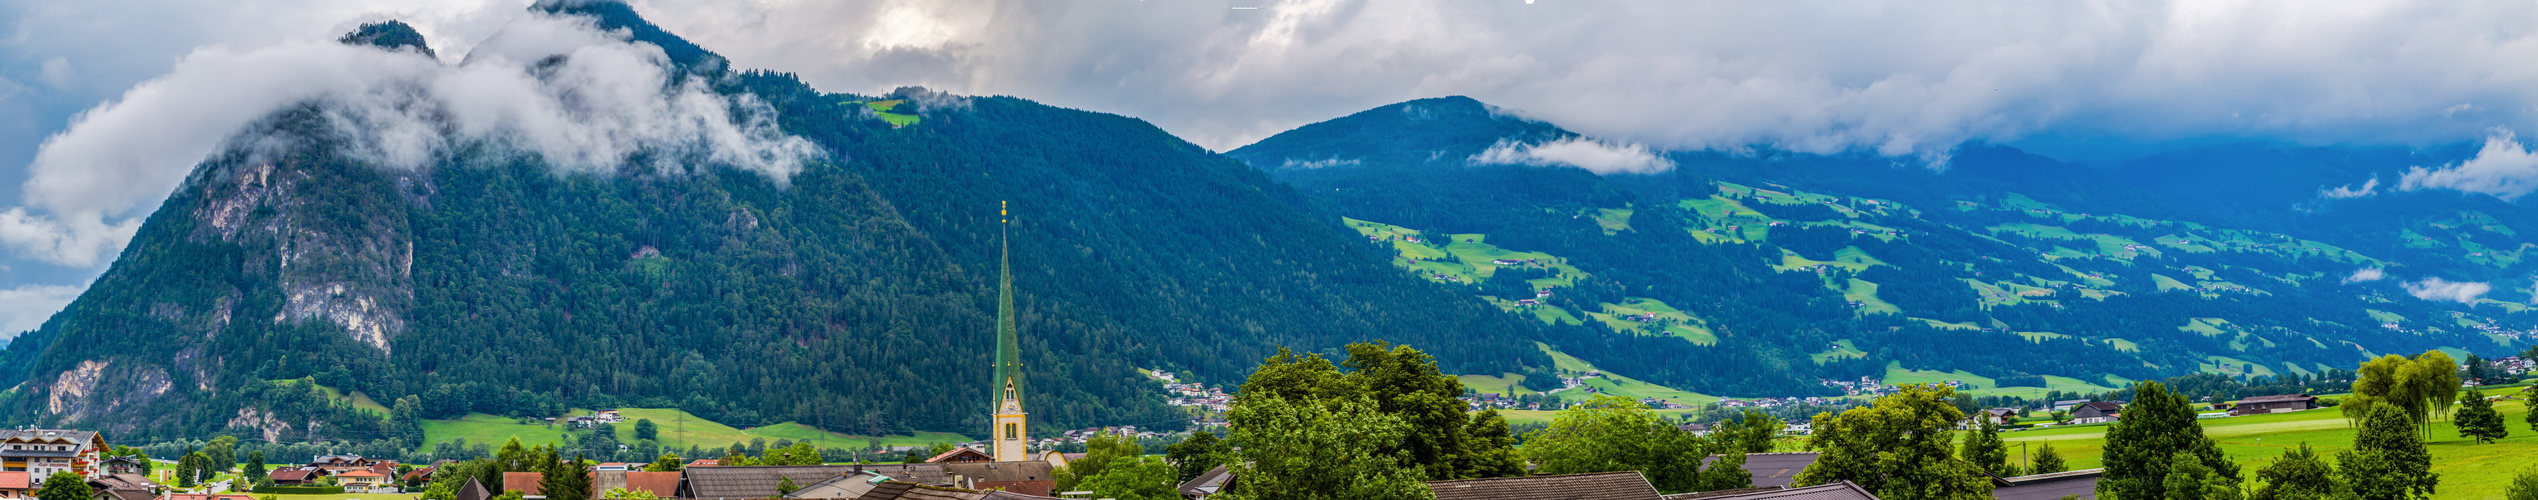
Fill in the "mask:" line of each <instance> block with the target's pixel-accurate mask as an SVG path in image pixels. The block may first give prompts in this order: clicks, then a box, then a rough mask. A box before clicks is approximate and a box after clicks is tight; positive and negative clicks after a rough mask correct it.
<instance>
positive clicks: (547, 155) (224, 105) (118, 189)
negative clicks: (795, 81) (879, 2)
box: [0, 16, 820, 267]
mask: <svg viewBox="0 0 2538 500" xmlns="http://www.w3.org/2000/svg"><path fill="white" fill-rule="evenodd" d="M303 104H314V105H315V107H316V109H318V110H320V111H322V113H323V115H322V116H324V117H325V118H326V119H327V120H328V122H329V123H330V124H332V125H334V126H335V127H337V129H338V131H339V132H341V134H342V135H343V136H344V137H346V138H348V139H350V141H349V143H348V144H347V147H348V148H349V149H350V151H351V152H353V153H355V154H356V155H357V156H359V157H362V158H365V159H368V160H370V161H372V162H374V163H376V164H378V165H380V166H383V167H392V168H421V167H424V166H428V165H431V164H432V163H434V162H435V161H438V159H439V158H440V157H441V156H442V155H444V154H445V153H446V152H447V151H450V150H451V149H452V148H453V147H457V146H460V145H486V146H492V147H494V148H495V149H496V150H498V151H499V150H510V151H515V152H518V153H521V154H528V155H534V156H536V157H539V158H542V159H543V160H544V161H545V162H546V163H548V164H550V165H553V166H555V167H557V168H561V169H569V170H578V171H604V170H609V169H613V168H616V167H618V166H619V165H620V164H622V163H624V162H626V161H627V160H628V159H629V158H630V157H632V155H634V154H635V153H636V152H637V151H644V152H647V153H650V154H651V156H652V157H654V158H657V160H656V161H660V162H664V163H665V164H667V166H668V167H670V168H668V169H665V171H672V172H675V171H679V170H678V169H679V168H680V167H679V165H683V164H688V163H690V162H693V163H702V164H719V165H728V166H732V167H737V168H743V169H748V170H754V171H758V172H762V173H765V174H767V175H768V176H769V177H772V178H774V179H777V180H778V181H779V182H782V181H784V180H786V179H789V178H790V176H791V175H792V174H793V173H794V172H796V171H798V170H799V169H800V168H801V162H802V161H803V160H804V159H806V158H810V157H815V156H818V155H819V154H820V152H819V149H818V148H817V147H816V146H814V145H812V144H810V143H809V142H807V141H804V140H802V139H800V138H796V137H792V136H789V135H786V134H783V133H782V132H781V131H779V130H778V129H777V128H776V127H775V126H774V124H773V123H772V121H771V117H772V115H773V111H772V110H771V109H768V108H767V106H766V105H765V104H763V103H760V102H758V101H756V100H755V99H754V98H750V97H747V96H743V97H740V98H725V97H723V96H721V95H719V94H715V93H713V92H712V91H711V89H710V86H709V85H708V84H707V83H706V82H703V81H701V80H697V79H695V78H693V77H688V76H684V75H683V74H680V73H677V72H676V70H674V69H672V68H671V67H670V65H669V62H668V58H667V56H665V55H664V54H663V53H662V52H661V50H660V49H659V48H657V47H653V46H651V45H649V44H641V43H630V42H627V41H626V40H625V39H624V35H623V33H606V32H601V31H598V30H596V29H594V28H592V27H591V26H590V24H589V22H588V20H587V19H583V18H575V17H568V18H556V17H547V16H525V17H522V18H519V19H517V20H515V21H513V22H511V23H510V24H509V26H508V27H507V28H506V29H505V30H504V31H502V32H500V33H499V34H497V35H496V36H494V37H492V38H490V39H488V40H486V41H485V42H484V43H482V44H480V45H478V46H477V47H476V50H474V51H473V52H471V53H470V54H468V56H467V58H466V60H465V62H464V63H463V64H458V65H446V64H443V63H442V62H441V61H438V60H435V59H433V58H430V57H427V56H424V55H422V54H419V53H416V52H412V51H397V52H391V51H386V50H380V49H377V48H372V47H366V46H348V45H343V44H336V43H331V42H324V41H314V42H305V43H292V44H283V45H278V46H274V47H267V48H260V49H254V50H246V51H233V50H228V49H221V48H207V49H203V50H198V51H196V52H195V53H193V54H192V55H189V56H187V57H186V58H185V59H184V60H183V61H182V62H180V63H178V64H177V66H176V69H175V70H174V71H173V72H171V73H169V74H168V75H166V76H163V77H160V78H158V79H154V80H150V81H148V82H145V83H142V84H141V85H139V86H137V87H134V88H133V89H131V90H130V91H127V92H125V93H124V95H123V96H122V98H121V99H119V100H116V101H113V102H109V103H106V104H102V105H99V106H97V107H95V108H93V109H90V110H88V111H86V112H83V113H80V115H79V116H78V117H77V118H76V119H74V120H73V123H72V124H71V126H70V127H69V128H68V129H67V130H65V131H63V132H62V133H60V134H57V135H55V136H53V137H51V138H49V139H46V140H45V141H44V144H43V146H42V148H41V149H40V150H38V152H37V153H36V157H35V161H34V163H33V164H32V165H30V166H29V167H28V170H29V177H28V179H27V180H26V182H25V183H24V185H23V187H24V191H25V195H24V197H23V203H24V206H20V207H14V208H10V209H8V210H6V211H4V212H0V243H6V244H8V245H9V246H11V247H13V248H15V249H17V250H18V251H19V252H20V253H21V254H23V255H25V256H28V257H32V258H35V259H40V260H44V261H48V262H53V263H57V264H61V265H66V266H74V267H86V266H91V265H94V264H95V263H96V262H97V261H98V259H99V258H100V257H102V256H105V255H109V254H112V253H113V252H115V251H116V250H117V249H119V248H121V246H122V245H123V243H124V242H126V241H129V240H130V238H131V237H132V234H133V232H134V231H135V230H137V228H138V227H139V223H140V220H141V217H142V216H143V215H146V212H148V211H149V210H151V209H154V208H155V206H156V204H157V203H158V202H159V201H160V200H162V199H164V198H165V197H166V196H167V194H168V193H169V192H170V191H171V190H172V189H174V188H175V187H176V185H177V184H178V183H179V182H181V181H182V180H183V179H184V178H185V176H186V175H187V174H188V173H189V172H191V171H192V170H193V167H194V165H195V164H196V163H197V162H199V161H201V160H202V159H203V158H204V157H205V156H207V155H209V154H211V153H212V152H214V151H215V150H218V149H221V148H227V147H245V146H250V145H253V144H256V143H258V141H259V139H261V138H259V137H254V136H240V135H237V134H240V133H241V132H242V130H246V129H248V128H249V126H250V124H252V123H254V122H256V121H257V120H260V119H263V118H265V117H267V116H269V115H270V114H272V113H273V112H274V111H277V110H280V109H283V108H285V107H288V106H296V105H303Z"/></svg>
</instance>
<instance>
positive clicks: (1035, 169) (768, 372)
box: [0, 2, 1552, 448]
mask: <svg viewBox="0 0 2538 500" xmlns="http://www.w3.org/2000/svg"><path fill="white" fill-rule="evenodd" d="M533 10H534V11H537V12H540V13H542V14H543V15H555V16H583V17H586V18H588V19H590V20H591V21H590V22H592V23H594V24H596V25H598V26H599V27H600V28H601V29H603V30H618V31H617V32H618V33H626V34H629V35H626V36H630V37H631V41H630V42H626V43H635V44H642V45H650V46H654V47H657V48H659V49H661V50H662V52H663V53H664V54H665V55H666V57H665V58H664V60H665V61H666V64H668V65H669V66H670V67H671V69H670V70H669V71H666V72H664V73H661V74H664V75H667V77H666V78H667V80H666V81H664V82H662V83H661V85H660V86H659V87H657V88H663V89H666V90H662V92H665V93H676V94H677V95H678V96H679V98H680V99H682V100H681V101H680V103H681V104H682V105H696V104H697V103H699V102H707V103H720V105H722V106H727V107H728V109H729V110H730V112H729V113H728V116H730V117H732V118H731V119H732V120H734V121H735V122H738V123H743V124H749V123H755V124H764V125H767V126H769V127H774V128H773V129H770V130H771V132H769V134H767V135H774V133H775V132H780V133H781V135H783V136H784V137H783V138H775V137H758V139H765V140H768V141H775V142H777V143H784V144H789V143H787V142H783V141H788V140H792V139H798V140H800V141H801V142H800V144H803V145H805V147H807V148H810V149H811V153H809V154H807V155H806V156H805V158H804V159H803V160H802V162H801V163H800V165H799V166H798V169H795V170H785V169H782V168H773V167H767V168H757V167H751V168H744V167H745V166H746V165H754V164H756V163H753V162H754V161H755V160H757V159H759V158H757V157H754V156H749V155H738V156H733V155H726V154H725V153H726V151H722V150H718V149H699V148H700V146H696V145H695V144H689V143H683V142H659V141H655V142H648V143H641V144H634V145H633V146H634V147H631V148H630V149H628V150H627V151H628V152H627V153H626V156H624V157H621V158H603V160H606V161H604V162H601V164H599V165H595V166H582V167H576V166H574V165H575V163H573V160H575V159H574V158H569V157H556V156H553V155H542V154H540V153H538V151H540V150H538V149H536V148H535V147H536V146H537V145H538V144H539V143H537V142H534V139H535V138H534V137H531V138H521V137H511V136H499V135H497V136H484V137H474V136H449V137H448V138H447V141H448V142H447V146H446V147H444V148H441V149H438V150H435V153H434V154H433V155H431V156H430V157H429V159H428V160H427V161H423V162H421V163H420V164H417V165H402V164H395V163H394V162H392V161H389V160H392V159H394V158H396V157H395V156H394V155H384V154H381V152H380V151H379V148H376V147H374V146H375V145H373V144H369V143H366V142H363V141H364V139H362V138H363V137H365V134H369V133H372V132H374V131H375V130H374V128H375V127H364V126H360V125H361V124H363V123H368V122H359V121H352V122H347V121H345V120H346V117H348V116H350V117H355V118H360V117H365V116H372V115H363V114H360V113H353V112H349V111H347V110H352V109H356V108H350V107H348V106H352V105H354V104H357V103H339V102H330V101H324V100H320V101H314V102H310V103H307V104H305V105H301V106H296V107H293V108H290V109H286V110H283V111H281V112H278V113H276V114H274V115H272V116H271V117H269V118H268V119H266V120H263V121H261V122H259V123H258V124H257V125H255V126H254V127H253V128H252V129H250V130H246V131H242V132H241V133H240V135H239V136H238V138H237V139H235V140H233V141H231V142H232V144H233V146H232V147H230V148H228V149H226V150H224V151H222V152H221V153H218V154H216V155H214V156H213V157H211V158H209V159H206V160H205V161H204V162H202V163H201V164H200V165H198V166H196V167H195V169H194V171H193V173H192V174H191V176H190V177H188V178H187V179H186V181H185V182H184V184H183V185H182V186H181V187H179V188H178V189H177V191H176V192H175V193H174V194H172V195H171V196H170V197H169V198H168V199H167V200H166V202H165V203H164V204H162V205H161V206H160V207H159V208H158V209H157V211H156V212H154V213H153V214H151V215H150V216H149V217H148V219H147V220H146V221H145V223H144V224H143V225H142V227H141V229H140V230H139V232H138V234H137V235H136V236H135V237H134V238H133V239H132V241H131V243H130V244H129V245H128V247H127V248H126V249H125V250H124V252H123V254H122V255H121V256H120V257H119V258H118V259H117V260H116V261H115V263H114V264H113V266H112V267H111V269H109V270H108V271H107V272H106V273H105V274H104V275H103V276H102V277H100V278H98V279H97V280H96V282H95V284H94V285H93V286H91V288H89V289H88V291H87V292H86V293H84V294H83V295H81V296H80V298H79V299H78V300H77V301H76V302H74V303H72V304H71V305H70V306H69V307H68V308H66V309H65V310H63V311H62V312H61V313H59V314H58V315H56V316H54V317H53V318H52V319H51V320H50V321H48V322H46V323H45V325H44V327H43V328H41V329H39V330H37V331H34V332H32V333H30V334H28V335H26V336H24V337H22V338H20V339H19V340H18V341H16V342H13V343H12V344H11V345H9V346H8V348H7V350H6V351H5V353H0V356H5V358H0V359H5V360H6V363H5V365H0V366H5V367H6V368H7V370H8V371H7V372H6V373H0V376H4V377H6V378H5V379H0V383H4V384H8V385H13V386H15V387H14V388H13V389H10V390H9V391H7V392H5V393H0V410H5V416H6V420H7V421H9V422H10V423H12V424H42V425H59V426H75V427H88V428H97V429H102V430H105V431H107V432H109V433H112V434H114V435H116V436H117V437H116V439H117V440H118V441H119V442H120V441H135V442H140V441H149V440H154V439H170V438H198V437H202V436H208V435H212V434H214V433H233V434H243V435H248V436H251V437H262V438H264V439H282V440H299V439H310V440H348V441H360V442H387V443H396V442H399V441H398V440H402V443H404V446H416V445H419V444H420V443H419V440H420V432H421V431H420V430H419V428H418V427H417V422H418V420H417V419H426V418H430V419H439V418H452V417H456V416H459V415H463V414H466V413H469V412H483V413H493V414H503V415H515V416H551V415H554V414H557V413H561V412H563V411H564V410H565V409H567V408H612V407H617V406H621V405H623V406H642V407H656V408H658V407H676V408H679V409H682V410H686V411H688V412H691V413H694V414H697V415H700V416H703V417H706V418H711V419H714V420H716V421H718V422H722V423H725V424H731V425H737V426H750V425H760V424H766V423H775V422H784V421H794V422H800V423H803V424H807V425H812V426H815V427H820V428H823V429H827V430H832V431H839V432H847V433H854V434H865V435H880V434H885V433H906V432H908V431H912V430H926V431H953V432H974V431H975V430H976V428H978V427H982V426H984V425H986V418H987V415H986V414H985V413H984V412H981V411H978V410H979V409H980V408H982V407H983V406H984V405H982V404H981V403H984V402H986V401H988V399H989V395H990V392H989V390H988V387H987V385H988V384H987V381H988V380H989V370H990V361H991V360H993V359H994V351H993V348H994V342H993V339H994V338H995V337H994V332H995V329H994V326H995V317H994V312H993V311H995V307H996V303H995V301H996V294H995V293H994V290H995V288H996V278H997V268H998V266H997V257H996V256H997V253H996V249H997V246H996V242H997V237H996V235H997V229H998V224H997V221H998V220H999V219H998V216H997V208H998V206H999V203H1000V202H1010V203H1011V206H1012V209H1013V215H1012V220H1013V223H1012V225H1011V230H1012V233H1011V237H1012V248H1013V256H1012V263H1013V268H1014V278H1013V279H1014V283H1015V287H1016V290H1017V292H1016V295H1017V297H1016V301H1017V302H1018V303H1019V307H1020V312H1019V314H1018V322H1019V327H1020V330H1021V352H1022V354H1021V366H1022V369H1023V371H1024V374H1025V377H1026V379H1027V380H1028V381H1029V382H1028V383H1029V386H1030V387H1031V394H1029V395H1027V399H1026V402H1027V403H1028V404H1029V405H1030V407H1029V411H1030V412H1031V414H1032V416H1033V422H1034V424H1035V425H1039V426H1043V427H1044V428H1076V427H1083V426H1092V425H1127V424H1133V425H1140V426H1145V427H1149V428H1166V429H1169V428H1175V427H1178V426H1180V425H1182V424H1183V423H1185V421H1186V420H1187V416H1186V414H1185V413H1183V412H1181V411H1179V409H1176V408H1173V407H1169V406H1166V405H1165V404H1164V400H1163V397H1162V395H1161V392H1160V387H1159V386H1157V384H1155V383H1153V382H1152V381H1151V379H1148V378H1145V377H1144V376H1143V375H1141V374H1140V373H1139V371H1138V369H1140V368H1148V369H1168V370H1172V371H1176V372H1182V373H1184V374H1186V377H1189V378H1191V379H1195V380H1199V381H1206V382H1211V383H1219V384H1221V383H1229V382H1234V381H1238V380H1240V379H1241V378H1242V377H1244V376H1245V375H1247V374H1248V373H1249V369H1250V367H1251V366H1253V364H1254V363H1257V362H1258V360H1260V359H1263V358H1266V357H1268V356H1270V355H1271V354H1273V353H1274V352H1275V351H1276V350H1277V349H1279V348H1282V347H1285V348H1294V349H1297V350H1300V351H1309V352H1330V351H1333V350H1335V349H1336V348H1338V347H1339V346H1341V345H1343V344H1345V343H1348V342H1352V341H1360V340H1368V339H1384V340H1390V341H1393V342H1397V343H1405V344H1411V345H1416V346H1418V347H1419V348H1420V349H1422V350H1425V351H1426V352H1428V353H1430V354H1432V355H1434V356H1436V357H1437V358H1438V362H1439V363H1440V365H1441V366H1444V367H1446V368H1447V369H1448V370H1452V371H1456V372H1468V373H1534V374H1537V375H1542V376H1537V377H1535V378H1536V379H1537V380H1540V381H1543V383H1547V382H1549V381H1550V379H1551V377H1549V376H1547V375H1544V374H1548V373H1549V372H1550V370H1551V366H1552V361H1551V359H1550V358H1549V357H1548V356H1547V355H1546V354H1545V353H1543V352H1542V351H1539V350H1536V349H1533V348H1532V347H1531V343H1530V340H1531V339H1533V338H1536V337H1538V336H1539V335H1540V333H1539V332H1540V331H1541V330H1542V327H1541V326H1539V325H1538V324H1536V323H1534V322H1531V321H1528V320H1524V319H1522V318H1517V317H1514V316H1509V315H1505V314H1499V313H1497V312H1496V311H1495V310H1493V309H1492V308H1491V307H1490V306H1488V305H1487V304H1486V303H1484V302H1482V301H1479V300H1476V299H1472V298H1470V297H1469V296H1468V294H1466V293H1464V292H1463V291H1462V290H1460V289H1458V288H1456V287H1452V286H1446V285H1440V284H1436V283H1431V282H1428V281H1425V280H1420V279H1417V278H1415V277H1412V276H1408V275H1405V274H1403V273H1400V272H1399V271H1397V270H1395V269H1393V268H1392V267H1391V266H1390V265H1389V263H1388V262H1387V259H1389V258H1390V254H1389V253H1388V252H1380V251H1376V250H1373V249H1370V248H1367V247H1366V246H1365V245H1362V244H1359V243H1357V241H1358V238H1357V237H1355V236H1353V235H1352V234H1351V233H1349V232H1348V230H1347V229H1345V228H1344V227H1343V226H1342V225H1341V223H1340V222H1339V221H1338V220H1336V219H1331V218H1326V217H1323V216H1320V215H1318V214H1317V213H1316V212H1315V211H1314V210H1313V209H1312V208H1311V207H1309V206H1308V205H1307V199H1306V198H1304V197H1302V196H1300V195H1299V194H1298V193H1296V192H1295V191H1294V190H1292V189H1290V188H1289V187H1287V186H1284V185H1281V184H1278V183H1276V182H1274V181H1272V180H1270V179H1269V177H1268V176H1265V175H1263V174H1261V173H1260V172H1258V171H1256V170H1253V169H1251V168H1249V167H1247V166H1245V165H1243V164H1242V163H1240V162H1237V161H1234V160H1232V159H1228V158H1225V157H1223V156H1219V155H1215V154H1211V153H1210V152H1208V151H1207V150H1205V149H1204V148H1200V147H1198V146H1196V145H1193V144H1190V143H1188V142H1185V141H1182V140H1180V139H1178V138H1175V137H1173V136H1171V135H1170V134H1167V133H1165V132H1163V131H1162V130H1160V129H1157V128H1155V127H1154V126H1152V125H1150V124H1147V123H1145V122H1142V121H1139V120H1135V119H1131V118H1126V117H1121V116H1116V115H1109V114H1102V113H1094V112H1086V111H1077V110H1068V109H1059V108H1054V107H1049V106H1045V105H1041V104H1037V103H1033V102H1030V101H1026V100H1022V99H1015V98H1004V97H982V98H972V97H961V96H951V95H945V94H941V93H936V92H930V91H926V90H924V89H918V88H905V89H900V90H898V91H895V92H893V93H891V94H890V95H883V96H862V95H850V94H839V93H826V92H820V91H817V90H815V89H812V88H810V87H809V86H807V85H805V84H803V83H801V82H800V81H798V80H796V79H795V78H793V77H792V76H791V75H787V74H782V73H772V72H756V71H750V72H740V71H729V70H725V69H723V68H721V63H720V62H719V61H721V60H722V59H721V58H720V57H719V56H715V55H713V54H712V53H710V52H706V51H704V50H703V49H698V48H695V46H694V45H693V44H690V43H687V42H686V41H684V40H679V39H677V38H676V37H674V36H671V35H669V34H667V33H665V32H661V31H660V30H659V29H658V28H655V27H651V25H650V24H649V23H645V22H643V21H642V19H641V18H640V17H637V16H635V15H634V13H633V11H632V10H631V9H628V8H626V7H625V6H624V4H621V3H615V2H548V3H541V4H540V5H539V6H537V7H533ZM397 32H398V30H396V29H395V28H394V27H390V28H377V29H373V28H365V29H364V30H363V31H362V32H357V33H355V34H354V35H349V36H347V37H346V38H345V40H346V43H354V44H370V45H376V46H380V47H381V48H382V49H383V52H382V53H381V57H414V56H412V55H411V54H412V53H416V52H421V51H427V50H428V47H423V46H420V45H419V42H414V41H412V40H405V39H404V38H403V37H400V36H396V33H397ZM383 35H384V36H383ZM691 49H693V50H691ZM400 53H402V54H406V55H397V54H400ZM575 54H576V55H573V56H563V55H558V56H553V57H547V58H542V59H537V60H535V61H534V62H535V64H534V65H531V66H529V67H528V68H529V71H527V72H526V73H523V74H527V75H532V77H534V78H570V76H569V75H571V74H572V73H573V72H574V71H577V69H576V68H577V67H576V66H575V63H576V61H573V60H571V59H570V58H571V57H580V56H579V55H578V54H580V53H575ZM470 59H471V61H470V62H469V63H463V64H478V63H480V62H479V61H474V59H476V58H475V57H474V56H472V55H471V57H470ZM426 64H437V63H426ZM484 64H493V63H484ZM554 75H567V76H554ZM558 82H562V80H553V81H547V82H546V83H547V84H550V85H564V83H558ZM639 83H641V85H642V86H643V88H656V87H653V86H652V83H648V82H639ZM388 87H389V88H403V87H396V86H388ZM594 102H604V101H594ZM413 106H414V107H413V108H407V109H422V108H428V107H429V103H422V102H418V103H415V104H413ZM710 109H716V110H720V109H725V108H723V107H713V108H710ZM460 111H464V110H460ZM595 111H608V110H605V109H599V110H595ZM452 113H455V112H452ZM452 113H438V114H436V113H413V114H412V115H413V116H417V117H420V118H418V119H421V120H426V121H424V122H422V123H423V125H422V126H420V127H417V128H415V129H419V130H440V131H452V130H460V131H463V130H466V129H465V127H462V126H458V125H453V124H450V123H447V122H440V121H431V120H450V119H451V118H447V116H450V115H451V114H452ZM708 115H710V116H714V117H718V118H719V117H722V116H726V114H725V113H720V112H717V113H708ZM347 123H352V124H353V125H347ZM705 125H713V124H711V123H707V124H705ZM708 128H710V127H708ZM399 130H406V129H399ZM749 130H753V129H746V128H744V129H741V131H743V132H747V131H749ZM751 137H754V136H751ZM747 138H749V137H742V139H747ZM711 139H716V140H725V139H728V140H739V139H732V138H731V137H721V136H717V137H713V138H711ZM700 142H704V141H700ZM708 145H712V144H711V143H709V144H708ZM303 380H306V381H311V382H314V383H315V384H317V385H323V386H325V387H328V388H334V389H340V390H343V391H346V392H354V391H357V392H360V393H362V394H363V395H366V396H368V397H370V398H373V399H375V400H377V401H380V402H383V403H385V404H387V405H389V406H391V407H392V408H393V409H392V410H391V411H390V412H388V413H389V415H387V417H388V418H385V419H382V418H380V416H379V415H376V414H373V413H369V412H366V411H362V410H358V409H356V408H354V407H352V406H351V405H349V404H343V403H338V402H334V400H332V399H330V398H328V397H325V396H324V395H323V394H320V393H319V391H317V390H316V389H314V388H312V387H311V386H310V385H308V384H305V383H302V382H299V381H303ZM391 447H392V448H393V445H392V446H391Z"/></svg>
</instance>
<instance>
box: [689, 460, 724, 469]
mask: <svg viewBox="0 0 2538 500" xmlns="http://www.w3.org/2000/svg"><path fill="white" fill-rule="evenodd" d="M687 466H688V467H721V466H723V461H722V459H715V458H699V459H696V461H693V462H688V463H687Z"/></svg>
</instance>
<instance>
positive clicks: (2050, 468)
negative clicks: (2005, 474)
mask: <svg viewBox="0 0 2538 500" xmlns="http://www.w3.org/2000/svg"><path fill="white" fill-rule="evenodd" d="M2066 470H2071V466H2070V465H2069V464H2065V463H2062V454H2060V453H2054V452H2053V443H2051V442H2042V443H2036V457H2035V458H2033V459H2029V460H2028V461H2027V473H2028V474H2051V473H2055V472H2062V471H2066Z"/></svg>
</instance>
